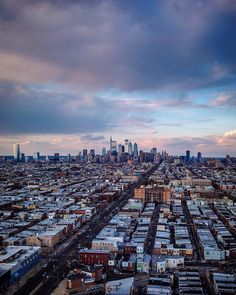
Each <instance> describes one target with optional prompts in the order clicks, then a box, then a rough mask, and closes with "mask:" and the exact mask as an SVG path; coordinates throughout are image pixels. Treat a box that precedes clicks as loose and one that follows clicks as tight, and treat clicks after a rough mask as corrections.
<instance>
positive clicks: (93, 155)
mask: <svg viewBox="0 0 236 295" xmlns="http://www.w3.org/2000/svg"><path fill="white" fill-rule="evenodd" d="M89 154H90V156H91V157H92V158H94V157H95V150H90V152H89Z"/></svg>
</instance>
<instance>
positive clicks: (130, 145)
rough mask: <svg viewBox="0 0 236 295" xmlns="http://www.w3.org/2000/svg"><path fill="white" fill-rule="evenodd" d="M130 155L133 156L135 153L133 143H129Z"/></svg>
mask: <svg viewBox="0 0 236 295" xmlns="http://www.w3.org/2000/svg"><path fill="white" fill-rule="evenodd" d="M128 153H129V155H130V156H132V153H133V147H132V143H131V142H129V145H128Z"/></svg>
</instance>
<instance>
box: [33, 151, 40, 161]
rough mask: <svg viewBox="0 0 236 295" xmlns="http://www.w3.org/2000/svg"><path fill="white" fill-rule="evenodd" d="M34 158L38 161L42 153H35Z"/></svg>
mask: <svg viewBox="0 0 236 295" xmlns="http://www.w3.org/2000/svg"><path fill="white" fill-rule="evenodd" d="M33 159H34V160H36V161H38V160H39V159H40V153H39V152H37V153H33Z"/></svg>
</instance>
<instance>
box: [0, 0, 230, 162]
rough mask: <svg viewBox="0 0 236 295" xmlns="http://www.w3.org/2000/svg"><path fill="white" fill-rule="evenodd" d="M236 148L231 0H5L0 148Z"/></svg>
mask: <svg viewBox="0 0 236 295" xmlns="http://www.w3.org/2000/svg"><path fill="white" fill-rule="evenodd" d="M110 135H112V136H113V139H116V140H117V141H118V142H121V143H122V142H123V140H124V139H125V138H128V139H131V140H132V142H137V143H138V145H139V147H140V148H142V149H144V150H149V149H150V148H152V147H153V146H156V147H157V148H158V149H159V150H162V149H166V150H167V151H169V152H170V153H172V154H184V153H185V150H186V149H190V150H191V151H192V153H193V154H194V153H195V154H196V152H198V151H202V153H203V155H216V156H224V155H225V154H230V155H236V1H235V0H208V1H195V0H193V1H189V0H182V1H180V0H165V1H164V0H159V1H158V0H153V1H151V0H149V1H144V0H142V1H139V0H136V1H131V0H130V1H128V0H119V1H118V0H117V1H116V0H113V1H108V0H89V1H88V0H87V1H86V0H80V1H79V0H78V1H75V0H71V1H69V0H58V1H53V0H51V1H50V0H48V1H46V0H42V1H40V0H37V1H36V0H35V1H34V0H31V1H30V0H21V1H18V0H0V154H12V144H13V143H16V142H19V143H20V144H21V149H22V151H24V152H25V153H26V154H32V153H33V152H36V151H40V152H41V153H42V154H48V153H49V154H50V153H54V152H60V153H62V154H65V153H71V154H77V153H78V151H80V150H81V149H83V148H92V147H94V148H96V151H97V152H100V151H101V148H102V147H103V146H105V147H107V148H108V140H109V136H110Z"/></svg>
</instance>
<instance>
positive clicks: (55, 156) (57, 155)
mask: <svg viewBox="0 0 236 295" xmlns="http://www.w3.org/2000/svg"><path fill="white" fill-rule="evenodd" d="M59 159H60V155H59V153H54V161H59Z"/></svg>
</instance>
